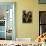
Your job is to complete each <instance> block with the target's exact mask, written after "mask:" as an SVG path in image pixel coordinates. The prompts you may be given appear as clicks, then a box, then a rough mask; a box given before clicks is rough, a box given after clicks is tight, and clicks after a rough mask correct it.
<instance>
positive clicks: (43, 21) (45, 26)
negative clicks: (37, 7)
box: [39, 11, 46, 35]
mask: <svg viewBox="0 0 46 46" xmlns="http://www.w3.org/2000/svg"><path fill="white" fill-rule="evenodd" d="M45 32H46V11H39V35H41V34H43V33H45Z"/></svg>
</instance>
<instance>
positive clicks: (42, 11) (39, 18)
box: [39, 11, 46, 36]
mask: <svg viewBox="0 0 46 46" xmlns="http://www.w3.org/2000/svg"><path fill="white" fill-rule="evenodd" d="M40 12H41V13H43V12H46V11H39V36H40V33H41V32H40V25H46V24H40Z"/></svg>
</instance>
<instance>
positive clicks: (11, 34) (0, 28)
mask: <svg viewBox="0 0 46 46" xmlns="http://www.w3.org/2000/svg"><path fill="white" fill-rule="evenodd" d="M15 10H16V2H0V40H14V41H15V40H16V36H15V35H16V34H15V28H16V27H15ZM13 18H14V19H13Z"/></svg>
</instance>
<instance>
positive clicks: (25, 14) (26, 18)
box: [22, 10, 32, 23]
mask: <svg viewBox="0 0 46 46" xmlns="http://www.w3.org/2000/svg"><path fill="white" fill-rule="evenodd" d="M22 22H23V23H32V12H31V11H26V10H23V11H22Z"/></svg>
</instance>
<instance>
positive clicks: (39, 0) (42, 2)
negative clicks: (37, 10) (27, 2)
mask: <svg viewBox="0 0 46 46" xmlns="http://www.w3.org/2000/svg"><path fill="white" fill-rule="evenodd" d="M38 2H39V4H46V0H38Z"/></svg>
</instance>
